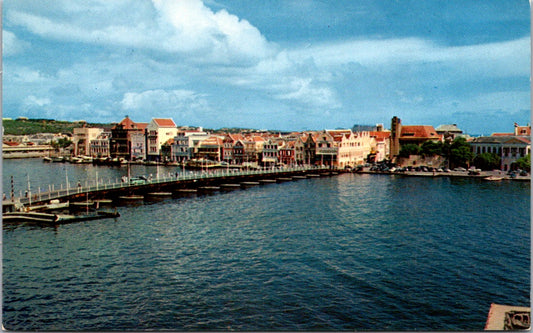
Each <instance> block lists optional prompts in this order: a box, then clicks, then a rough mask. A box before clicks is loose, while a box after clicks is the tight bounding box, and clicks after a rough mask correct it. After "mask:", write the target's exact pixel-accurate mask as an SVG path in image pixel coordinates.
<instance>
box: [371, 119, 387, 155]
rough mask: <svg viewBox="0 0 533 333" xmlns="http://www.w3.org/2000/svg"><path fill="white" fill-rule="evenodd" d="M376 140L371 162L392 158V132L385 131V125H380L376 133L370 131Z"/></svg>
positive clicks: (372, 149)
mask: <svg viewBox="0 0 533 333" xmlns="http://www.w3.org/2000/svg"><path fill="white" fill-rule="evenodd" d="M370 136H371V137H373V138H374V141H373V146H372V148H371V152H370V156H369V162H381V161H384V160H388V159H389V158H390V131H385V130H384V129H383V125H381V124H378V125H377V126H376V131H370Z"/></svg>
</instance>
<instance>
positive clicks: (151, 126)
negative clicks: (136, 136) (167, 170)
mask: <svg viewBox="0 0 533 333" xmlns="http://www.w3.org/2000/svg"><path fill="white" fill-rule="evenodd" d="M146 132H147V134H146V142H147V148H148V149H147V159H148V160H151V161H160V160H161V156H160V154H161V146H162V145H163V144H164V143H165V142H167V141H168V139H172V138H174V137H175V136H176V134H177V133H178V128H177V127H176V124H175V123H174V120H172V119H171V118H152V120H151V121H150V123H148V126H146Z"/></svg>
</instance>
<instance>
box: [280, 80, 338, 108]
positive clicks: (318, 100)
mask: <svg viewBox="0 0 533 333" xmlns="http://www.w3.org/2000/svg"><path fill="white" fill-rule="evenodd" d="M284 90H288V92H286V93H282V94H279V95H277V96H276V97H277V98H280V99H287V100H295V101H297V102H299V103H300V104H303V105H310V106H312V107H324V108H338V107H340V102H339V101H338V99H337V97H336V94H335V92H334V91H333V90H332V89H331V88H329V87H320V86H316V85H314V84H313V82H312V80H311V79H309V78H297V79H294V80H292V81H290V82H289V83H288V85H287V86H286V87H284Z"/></svg>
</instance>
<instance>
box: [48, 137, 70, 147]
mask: <svg viewBox="0 0 533 333" xmlns="http://www.w3.org/2000/svg"><path fill="white" fill-rule="evenodd" d="M71 144H72V141H70V140H69V139H67V138H59V139H57V140H56V141H52V147H54V148H55V149H59V148H67V147H68V146H70V145H71Z"/></svg>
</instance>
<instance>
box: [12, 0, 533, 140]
mask: <svg viewBox="0 0 533 333" xmlns="http://www.w3.org/2000/svg"><path fill="white" fill-rule="evenodd" d="M2 15H3V35H2V37H3V40H2V46H3V101H2V104H3V105H2V106H3V117H12V118H15V117H19V116H26V117H30V118H52V119H61V120H79V119H84V120H87V121H90V122H114V121H120V120H121V119H122V118H123V117H124V116H125V115H129V116H130V118H132V120H134V121H137V122H148V121H150V119H151V118H152V117H172V118H173V119H174V121H175V122H176V123H177V124H178V125H191V126H203V127H207V128H221V127H252V128H260V129H278V130H307V129H309V130H312V129H333V128H349V127H351V126H353V125H354V124H370V125H375V124H377V123H384V124H385V127H387V128H388V127H390V119H391V118H392V117H393V116H395V115H396V116H398V117H400V118H401V119H402V122H403V123H404V124H410V125H415V124H420V125H433V126H435V127H436V126H438V125H440V124H451V123H456V124H457V125H458V126H459V127H460V128H461V129H463V130H464V131H466V132H468V133H471V134H483V133H484V134H490V133H492V132H502V131H512V126H513V123H514V122H518V123H520V124H525V123H528V122H529V121H530V72H531V71H530V53H531V51H530V8H529V3H528V1H526V0H506V1H500V0H494V1H493V0H484V1H477V0H476V1H474V0H466V1H465V0H457V1H454V0H451V1H441V0H435V1H431V0H424V1H420V0H412V1H408V0H402V1H394V0H387V1H385V0H345V1H344V0H335V1H333V0H267V1H265V0H204V1H201V0H112V1H110V0H4V2H3V14H2Z"/></svg>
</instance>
